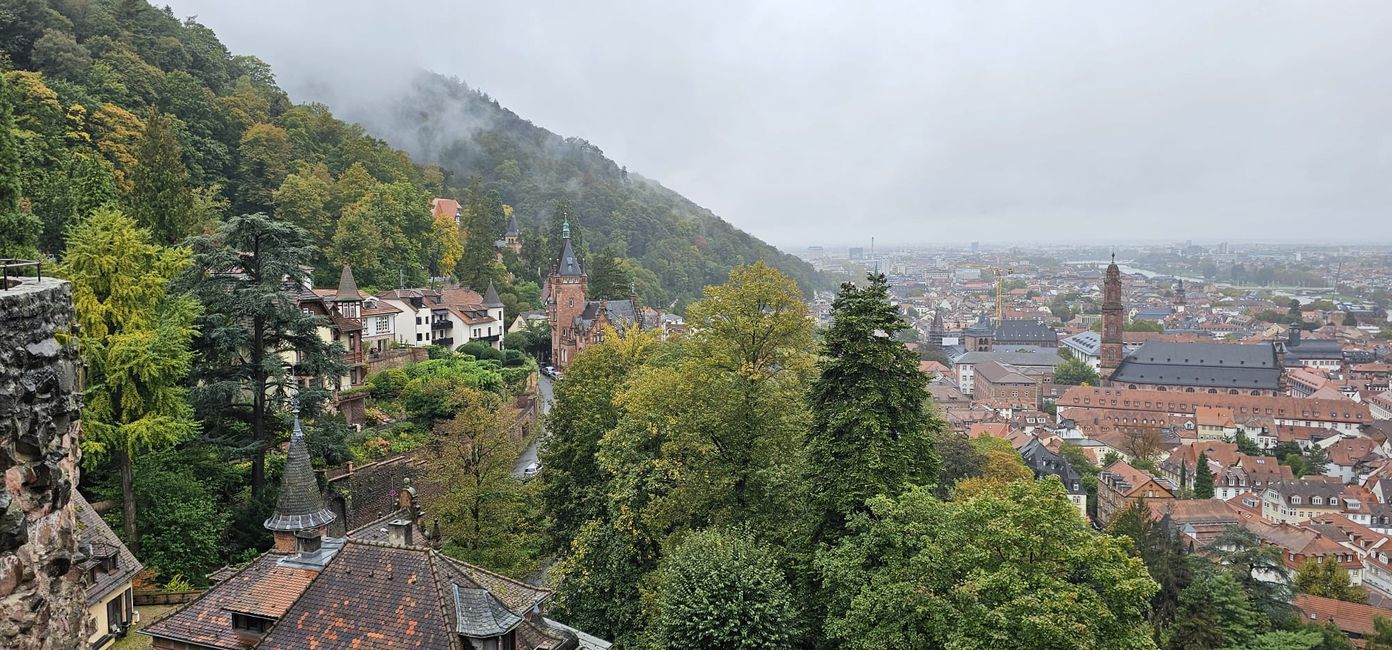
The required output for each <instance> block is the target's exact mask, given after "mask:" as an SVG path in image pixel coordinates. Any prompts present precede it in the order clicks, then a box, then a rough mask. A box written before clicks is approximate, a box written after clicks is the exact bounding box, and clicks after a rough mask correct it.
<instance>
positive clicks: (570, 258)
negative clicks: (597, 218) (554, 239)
mask: <svg viewBox="0 0 1392 650" xmlns="http://www.w3.org/2000/svg"><path fill="white" fill-rule="evenodd" d="M561 237H562V238H563V239H565V249H564V250H562V251H561V263H560V265H559V266H558V267H557V271H556V272H557V274H559V275H563V276H580V275H584V274H585V270H584V269H582V268H580V258H578V257H576V256H575V249H574V248H572V247H571V245H570V221H568V220H567V221H566V222H565V223H564V224H562V226H561Z"/></svg>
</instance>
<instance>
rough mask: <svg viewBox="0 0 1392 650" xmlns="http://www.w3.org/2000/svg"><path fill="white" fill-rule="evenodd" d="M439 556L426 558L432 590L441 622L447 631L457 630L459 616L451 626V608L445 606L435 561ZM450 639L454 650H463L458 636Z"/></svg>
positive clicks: (455, 635)
mask: <svg viewBox="0 0 1392 650" xmlns="http://www.w3.org/2000/svg"><path fill="white" fill-rule="evenodd" d="M427 550H429V549H427ZM437 556H439V554H438V553H430V554H428V555H426V556H425V565H426V567H427V568H429V569H430V584H431V590H432V591H434V592H435V604H436V605H438V606H439V608H440V620H441V621H443V622H444V623H445V629H457V628H458V627H459V621H458V620H457V619H458V618H459V616H458V615H457V614H456V615H455V619H456V620H455V621H453V623H454V624H453V625H450V623H451V621H450V616H449V606H448V605H446V604H445V596H444V593H443V591H444V590H443V588H442V587H443V585H441V584H440V574H439V573H438V572H436V571H435V561H436V557H437ZM449 638H450V648H452V649H454V650H462V648H463V647H464V645H463V643H464V642H463V641H461V640H460V638H459V635H458V634H450V635H449Z"/></svg>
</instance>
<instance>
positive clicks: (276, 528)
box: [263, 276, 351, 552]
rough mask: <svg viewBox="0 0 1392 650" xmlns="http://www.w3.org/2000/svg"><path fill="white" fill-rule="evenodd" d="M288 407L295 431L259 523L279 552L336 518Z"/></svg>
mask: <svg viewBox="0 0 1392 650" xmlns="http://www.w3.org/2000/svg"><path fill="white" fill-rule="evenodd" d="M350 277H351V276H350ZM292 404H293V408H294V411H295V428H294V431H293V432H292V433H291V434H290V452H289V454H288V456H287V457H286V459H285V473H284V475H283V476H282V477H281V482H280V496H279V497H278V498H277V499H276V507H275V514H273V515H272V516H271V518H270V519H267V520H266V522H265V523H264V524H263V525H264V526H265V527H266V529H267V530H270V531H272V532H274V533H275V536H276V550H277V551H281V552H291V551H294V550H295V533H296V532H298V531H301V530H315V529H319V528H322V527H324V526H326V525H328V524H329V523H330V522H332V521H333V520H334V519H336V518H337V516H336V515H334V513H333V512H332V511H331V510H329V509H328V508H326V507H324V499H323V497H322V496H320V494H319V484H318V483H317V482H315V480H314V469H313V467H311V466H310V462H309V446H308V445H307V444H306V443H305V434H304V429H303V428H301V427H300V404H299V400H295V401H293V402H292ZM287 547H288V548H287Z"/></svg>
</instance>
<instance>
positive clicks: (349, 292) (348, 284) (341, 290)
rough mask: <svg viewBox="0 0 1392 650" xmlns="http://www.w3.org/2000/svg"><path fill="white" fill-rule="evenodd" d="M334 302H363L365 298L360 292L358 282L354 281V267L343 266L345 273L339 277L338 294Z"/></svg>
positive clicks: (335, 295)
mask: <svg viewBox="0 0 1392 650" xmlns="http://www.w3.org/2000/svg"><path fill="white" fill-rule="evenodd" d="M333 299H334V302H361V301H362V299H363V296H362V294H361V293H359V292H358V282H357V281H356V280H354V279H353V267H351V266H348V265H347V264H344V265H343V273H342V274H341V275H339V276H338V293H335V294H334V298H333Z"/></svg>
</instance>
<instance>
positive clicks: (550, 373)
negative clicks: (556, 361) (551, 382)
mask: <svg viewBox="0 0 1392 650" xmlns="http://www.w3.org/2000/svg"><path fill="white" fill-rule="evenodd" d="M541 374H543V375H546V376H547V377H555V376H556V368H555V367H554V366H542V367H541Z"/></svg>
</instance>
